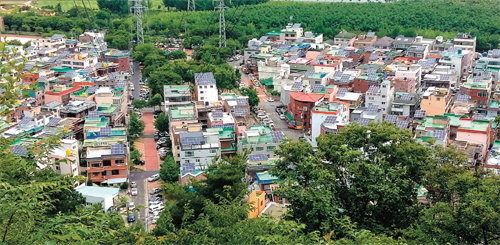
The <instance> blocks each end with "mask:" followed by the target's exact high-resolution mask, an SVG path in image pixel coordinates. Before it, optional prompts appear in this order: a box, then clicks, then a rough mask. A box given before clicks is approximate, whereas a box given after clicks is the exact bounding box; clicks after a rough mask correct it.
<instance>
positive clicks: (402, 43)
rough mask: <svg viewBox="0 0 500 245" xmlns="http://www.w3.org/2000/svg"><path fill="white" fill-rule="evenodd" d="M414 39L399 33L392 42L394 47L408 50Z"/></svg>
mask: <svg viewBox="0 0 500 245" xmlns="http://www.w3.org/2000/svg"><path fill="white" fill-rule="evenodd" d="M413 40H415V38H414V37H405V36H403V35H399V36H397V37H396V39H394V41H393V42H392V48H394V49H400V50H407V49H408V48H409V47H410V46H411V44H412V43H413Z"/></svg>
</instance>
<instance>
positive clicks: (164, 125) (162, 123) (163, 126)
mask: <svg viewBox="0 0 500 245" xmlns="http://www.w3.org/2000/svg"><path fill="white" fill-rule="evenodd" d="M155 128H156V129H157V130H158V131H160V132H168V131H169V120H168V116H167V115H165V113H163V112H162V113H160V114H159V115H158V118H156V120H155Z"/></svg>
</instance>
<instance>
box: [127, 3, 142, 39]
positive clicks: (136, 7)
mask: <svg viewBox="0 0 500 245" xmlns="http://www.w3.org/2000/svg"><path fill="white" fill-rule="evenodd" d="M131 2H132V3H133V5H131V7H130V9H131V12H132V13H134V15H135V18H136V22H135V24H136V25H135V27H136V33H137V43H138V44H140V43H144V29H142V13H143V10H144V6H142V4H141V2H140V1H139V0H132V1H131Z"/></svg>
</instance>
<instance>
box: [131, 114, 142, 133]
mask: <svg viewBox="0 0 500 245" xmlns="http://www.w3.org/2000/svg"><path fill="white" fill-rule="evenodd" d="M142 131H144V122H143V121H142V120H140V119H139V117H138V116H137V113H135V112H132V113H130V120H129V125H128V133H129V135H141V134H142Z"/></svg>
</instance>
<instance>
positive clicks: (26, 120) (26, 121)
mask: <svg viewBox="0 0 500 245" xmlns="http://www.w3.org/2000/svg"><path fill="white" fill-rule="evenodd" d="M32 120H33V118H32V117H24V118H23V119H21V121H19V122H18V123H17V124H19V125H25V124H28V123H29V122H31V121H32Z"/></svg>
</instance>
